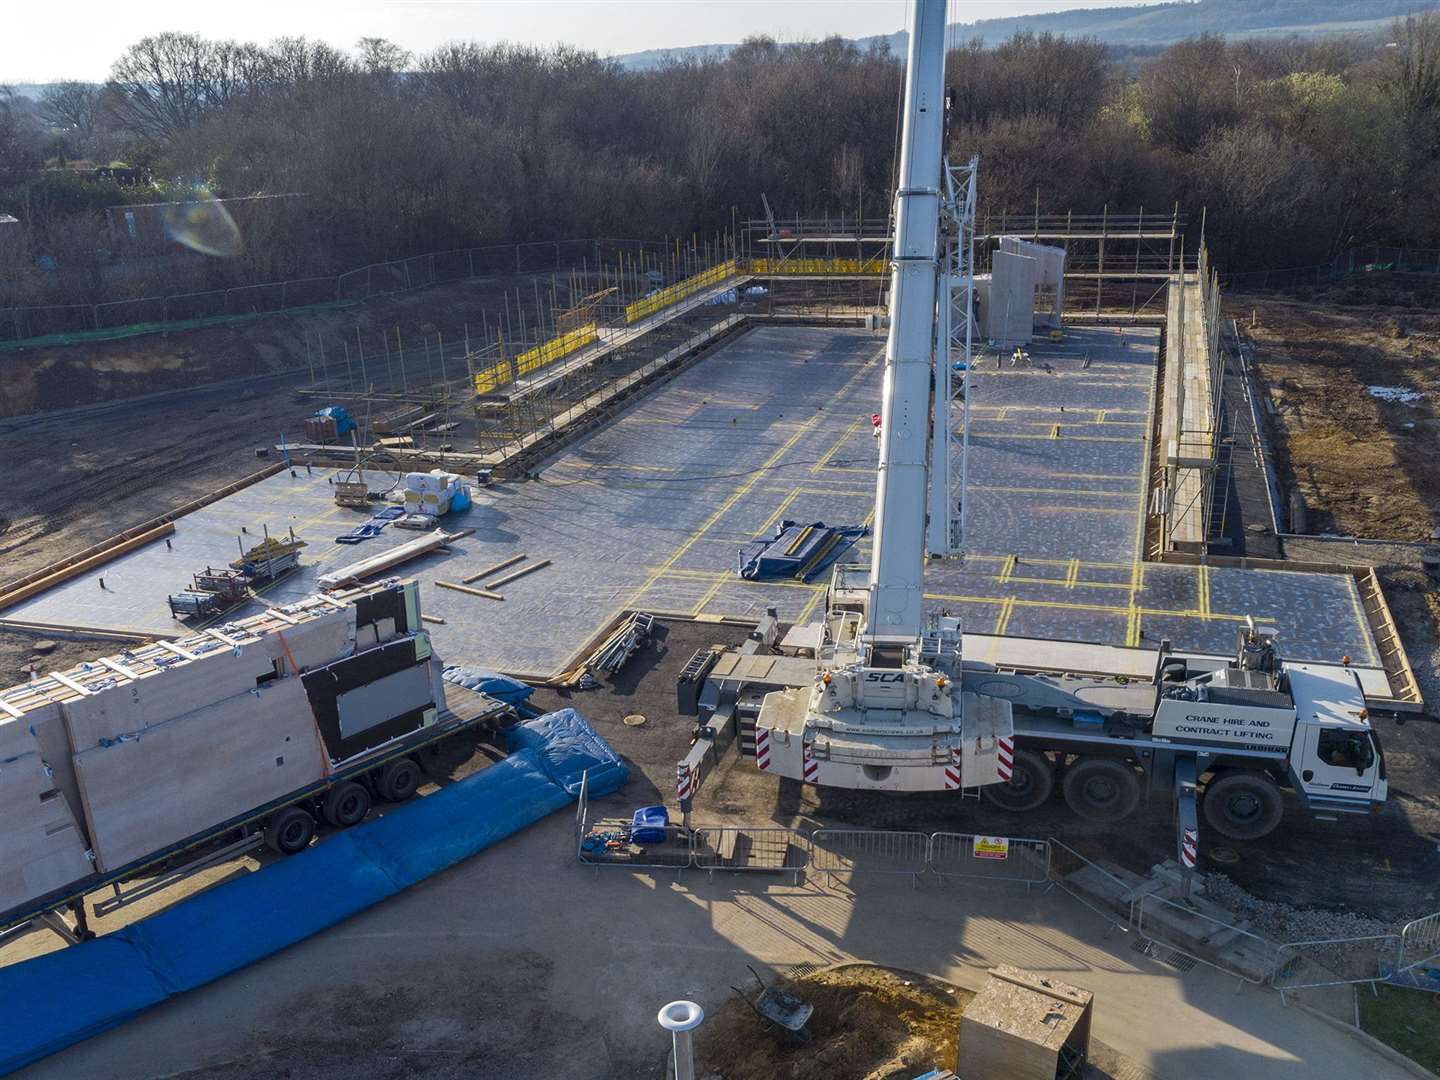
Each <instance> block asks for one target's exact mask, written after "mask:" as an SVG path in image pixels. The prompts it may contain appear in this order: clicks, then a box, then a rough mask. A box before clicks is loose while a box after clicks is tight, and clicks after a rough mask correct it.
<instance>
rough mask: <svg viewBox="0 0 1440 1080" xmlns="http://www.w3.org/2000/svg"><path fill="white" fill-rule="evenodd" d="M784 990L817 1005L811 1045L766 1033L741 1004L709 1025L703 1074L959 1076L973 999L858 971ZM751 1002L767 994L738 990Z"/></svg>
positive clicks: (756, 1077) (908, 979)
mask: <svg viewBox="0 0 1440 1080" xmlns="http://www.w3.org/2000/svg"><path fill="white" fill-rule="evenodd" d="M772 985H774V986H775V988H776V989H779V990H782V991H786V992H788V993H791V994H794V995H795V996H797V997H799V998H800V999H801V1000H802V1001H805V1002H807V1003H808V1004H810V1005H811V1006H813V1007H814V1010H815V1011H814V1013H813V1015H812V1016H811V1019H810V1022H809V1023H808V1024H807V1026H806V1030H807V1031H808V1032H809V1034H810V1036H811V1038H812V1040H813V1041H812V1042H810V1043H808V1044H806V1043H802V1042H799V1041H798V1040H796V1039H795V1038H793V1037H790V1036H787V1035H785V1034H784V1033H782V1032H780V1031H777V1030H775V1029H773V1028H766V1027H764V1026H762V1024H761V1021H760V1019H759V1018H758V1017H757V1016H756V1015H755V1013H754V1012H753V1011H752V1009H751V1007H750V1006H749V1005H747V1004H745V1002H743V1001H741V1000H740V998H739V996H738V995H737V996H735V997H733V998H731V999H730V1000H729V1001H727V1002H726V1003H725V1004H724V1005H722V1006H721V1007H720V1009H719V1010H718V1012H717V1013H716V1014H715V1015H714V1016H709V1017H706V1022H705V1026H704V1027H703V1028H702V1029H701V1037H700V1039H699V1045H698V1047H697V1048H696V1062H695V1068H696V1071H697V1072H698V1073H700V1075H702V1076H703V1075H706V1074H707V1073H709V1074H710V1075H712V1076H715V1077H718V1078H721V1080H831V1078H832V1077H839V1076H849V1077H857V1078H863V1080H887V1078H890V1077H900V1076H906V1077H909V1076H915V1075H917V1074H919V1073H921V1072H924V1071H925V1070H927V1069H930V1068H935V1067H943V1068H947V1069H954V1068H955V1055H956V1050H957V1046H958V1039H959V1029H960V1016H961V1014H962V1013H963V1012H964V1008H965V1005H966V1004H968V1003H969V1001H970V999H971V998H972V997H974V996H975V995H974V994H972V993H970V992H969V991H966V990H960V989H958V988H957V987H953V986H950V985H949V984H948V983H943V982H940V981H939V980H936V979H927V978H925V977H924V976H921V975H916V974H914V973H912V972H907V971H898V972H897V971H890V970H888V969H886V968H878V967H871V966H869V965H860V964H850V965H845V966H843V967H840V968H836V969H832V970H829V971H821V972H817V973H816V974H813V975H807V976H805V977H803V978H799V979H793V980H790V979H786V980H780V981H778V982H776V983H774V984H772ZM739 989H740V990H743V991H745V992H746V993H747V995H749V996H750V998H751V999H752V1000H753V999H754V996H755V995H756V994H758V992H759V987H758V986H757V985H756V984H755V982H754V980H751V982H750V984H749V985H748V986H741V987H739Z"/></svg>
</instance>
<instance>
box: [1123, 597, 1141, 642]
mask: <svg viewBox="0 0 1440 1080" xmlns="http://www.w3.org/2000/svg"><path fill="white" fill-rule="evenodd" d="M1125 644H1126V645H1128V646H1129V647H1130V648H1132V649H1133V648H1134V647H1135V646H1137V645H1139V644H1140V609H1139V608H1137V607H1136V606H1135V605H1134V604H1131V605H1130V614H1129V618H1128V619H1127V620H1126V621H1125Z"/></svg>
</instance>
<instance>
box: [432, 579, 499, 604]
mask: <svg viewBox="0 0 1440 1080" xmlns="http://www.w3.org/2000/svg"><path fill="white" fill-rule="evenodd" d="M435 584H436V585H439V586H440V588H442V589H454V590H455V591H456V592H463V593H468V594H469V595H470V596H482V597H484V598H485V599H486V600H504V599H505V597H503V596H501V595H500V594H499V593H497V592H490V591H489V590H488V589H472V588H470V586H469V585H457V584H456V583H455V582H453V581H437V582H435Z"/></svg>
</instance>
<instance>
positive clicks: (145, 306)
mask: <svg viewBox="0 0 1440 1080" xmlns="http://www.w3.org/2000/svg"><path fill="white" fill-rule="evenodd" d="M695 258H696V257H695V256H694V255H693V254H692V252H691V251H689V250H688V249H685V248H679V247H676V246H675V245H673V244H671V243H669V242H666V241H652V240H625V239H618V238H614V237H589V238H584V239H578V240H544V241H533V242H529V243H520V244H498V245H491V246H488V247H470V248H454V249H451V250H448V251H436V252H430V253H428V254H425V255H415V256H411V257H409V258H405V259H395V260H392V261H389V262H378V263H372V264H370V265H369V266H362V267H359V268H357V269H354V270H347V271H345V272H344V273H340V274H332V275H325V276H319V277H304V278H292V279H288V280H285V281H272V282H262V283H258V284H252V285H237V286H234V287H231V288H225V289H211V290H207V291H203V292H184V293H173V294H169V295H165V296H146V297H138V298H135V299H127V300H113V301H108V302H104V303H95V304H60V305H42V306H35V307H8V308H0V342H10V343H20V342H29V341H35V342H36V343H37V344H38V343H50V342H45V341H44V339H47V338H54V337H60V336H78V337H80V339H82V340H84V339H87V338H88V339H92V340H95V339H101V338H104V337H107V336H115V332H116V331H120V330H131V331H134V332H140V331H143V330H146V329H161V328H174V329H183V328H191V327H195V326H198V325H205V324H207V323H210V322H223V321H225V320H229V319H236V318H241V317H247V316H254V315H260V314H266V313H274V312H282V311H285V312H293V311H297V310H301V309H312V308H318V307H322V306H325V305H331V304H352V303H359V302H361V301H365V300H369V299H371V298H372V297H376V296H385V295H389V294H392V293H402V292H410V291H413V290H415V289H423V288H427V287H429V286H431V285H441V284H445V283H447V282H452V281H464V280H469V279H472V278H480V277H489V276H494V275H501V274H522V275H523V274H542V273H554V272H562V271H570V270H593V269H598V268H599V267H602V266H616V265H619V264H621V263H622V262H623V263H624V264H626V265H628V266H632V267H634V268H637V269H638V270H639V271H640V272H641V273H644V272H648V271H653V272H654V273H656V274H659V275H660V276H662V277H664V278H666V279H673V278H674V277H676V276H683V275H684V274H686V273H689V272H693V267H692V263H694V262H695Z"/></svg>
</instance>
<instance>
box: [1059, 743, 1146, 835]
mask: <svg viewBox="0 0 1440 1080" xmlns="http://www.w3.org/2000/svg"><path fill="white" fill-rule="evenodd" d="M1064 791H1065V801H1066V802H1067V803H1069V804H1070V809H1071V810H1074V811H1075V813H1077V814H1079V815H1080V816H1081V817H1083V818H1085V819H1086V820H1087V821H1099V822H1112V821H1120V820H1122V819H1124V818H1127V817H1129V816H1130V815H1131V814H1133V813H1134V812H1135V808H1136V807H1137V806H1139V805H1140V778H1139V777H1138V776H1137V775H1135V770H1134V769H1133V768H1131V767H1130V765H1129V763H1128V762H1125V761H1121V760H1120V759H1119V758H1107V757H1082V758H1079V759H1077V760H1075V761H1073V762H1072V763H1071V764H1070V765H1069V766H1068V767H1067V768H1066V769H1065V783H1064Z"/></svg>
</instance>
